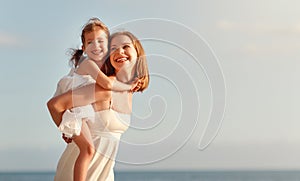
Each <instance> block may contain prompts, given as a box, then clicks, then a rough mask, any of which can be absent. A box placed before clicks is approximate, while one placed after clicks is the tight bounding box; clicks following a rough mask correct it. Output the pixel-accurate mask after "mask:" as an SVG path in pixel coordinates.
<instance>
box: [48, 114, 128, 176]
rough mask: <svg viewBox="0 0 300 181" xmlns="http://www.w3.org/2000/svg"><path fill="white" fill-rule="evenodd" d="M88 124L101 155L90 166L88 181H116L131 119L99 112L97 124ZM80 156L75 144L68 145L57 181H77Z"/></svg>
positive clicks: (59, 166)
mask: <svg viewBox="0 0 300 181" xmlns="http://www.w3.org/2000/svg"><path fill="white" fill-rule="evenodd" d="M87 124H88V126H89V129H90V132H91V136H92V140H93V143H94V146H95V149H96V150H97V152H96V153H95V155H94V157H93V159H92V161H91V163H90V165H89V168H88V174H87V178H86V181H113V180H114V173H113V167H114V165H115V157H116V154H117V150H118V146H119V141H120V137H121V134H122V133H124V131H126V130H127V128H128V126H129V124H130V115H129V114H122V113H118V112H116V111H114V110H112V109H109V110H103V111H98V112H96V113H95V121H94V122H91V121H89V122H87ZM79 152H80V151H79V149H78V147H77V145H76V144H75V143H70V144H68V146H67V147H66V149H65V151H64V153H63V154H62V156H61V158H60V160H59V163H58V166H57V170H56V175H55V178H54V180H55V181H73V168H74V164H75V161H76V159H77V157H78V154H79Z"/></svg>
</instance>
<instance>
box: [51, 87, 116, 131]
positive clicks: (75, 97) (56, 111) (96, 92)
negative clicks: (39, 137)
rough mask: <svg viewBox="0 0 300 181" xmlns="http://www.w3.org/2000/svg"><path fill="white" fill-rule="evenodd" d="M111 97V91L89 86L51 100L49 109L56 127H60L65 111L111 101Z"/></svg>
mask: <svg viewBox="0 0 300 181" xmlns="http://www.w3.org/2000/svg"><path fill="white" fill-rule="evenodd" d="M110 97H111V91H107V90H105V89H103V88H102V87H100V86H98V85H96V84H89V85H87V86H84V87H80V88H78V89H75V90H73V91H68V92H66V93H64V94H61V95H58V96H56V97H53V98H51V99H50V100H49V101H48V102H47V107H48V110H49V112H50V114H51V117H52V119H53V121H54V122H55V124H56V126H59V124H60V122H61V120H62V115H63V113H64V112H65V110H67V109H71V108H73V107H78V106H85V105H88V104H91V103H94V102H96V101H107V100H110Z"/></svg>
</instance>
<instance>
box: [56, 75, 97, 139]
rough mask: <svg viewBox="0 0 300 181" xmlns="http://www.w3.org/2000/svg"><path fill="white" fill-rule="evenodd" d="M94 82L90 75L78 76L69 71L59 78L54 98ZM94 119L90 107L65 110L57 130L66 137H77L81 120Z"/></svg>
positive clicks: (92, 110)
mask: <svg viewBox="0 0 300 181" xmlns="http://www.w3.org/2000/svg"><path fill="white" fill-rule="evenodd" d="M95 82H96V81H95V80H94V79H93V78H92V77H91V76H90V75H79V74H77V73H75V69H71V71H70V73H69V74H68V75H66V76H64V77H63V78H61V79H60V81H59V82H58V84H57V89H56V92H55V94H54V96H57V95H60V94H62V93H65V92H67V91H69V90H73V89H76V88H78V87H82V86H85V85H88V84H92V83H95ZM94 117H95V112H94V109H93V107H92V105H87V106H80V107H76V108H72V109H71V110H66V111H65V112H64V114H63V117H62V121H61V123H60V125H59V127H58V129H59V130H60V131H61V132H62V133H64V134H65V135H66V136H67V137H72V136H74V135H79V134H80V131H81V125H82V119H83V118H87V119H88V120H90V121H93V120H94Z"/></svg>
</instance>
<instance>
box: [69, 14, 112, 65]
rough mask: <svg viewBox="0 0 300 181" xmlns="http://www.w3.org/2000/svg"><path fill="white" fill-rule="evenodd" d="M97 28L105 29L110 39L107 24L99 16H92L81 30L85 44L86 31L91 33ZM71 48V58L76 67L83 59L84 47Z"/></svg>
mask: <svg viewBox="0 0 300 181" xmlns="http://www.w3.org/2000/svg"><path fill="white" fill-rule="evenodd" d="M96 28H100V29H101V30H103V31H104V32H105V34H106V36H107V39H109V35H110V34H109V30H108V28H107V26H106V25H105V24H104V23H103V22H102V21H100V19H98V18H90V19H89V21H88V22H87V23H86V24H85V25H84V26H83V28H82V31H81V43H82V45H83V46H84V42H85V37H84V36H85V33H90V32H93V31H95V30H96ZM70 50H71V59H70V61H71V62H72V63H73V64H74V66H75V67H77V66H78V64H79V62H80V61H81V60H80V59H81V57H82V54H83V50H82V49H70Z"/></svg>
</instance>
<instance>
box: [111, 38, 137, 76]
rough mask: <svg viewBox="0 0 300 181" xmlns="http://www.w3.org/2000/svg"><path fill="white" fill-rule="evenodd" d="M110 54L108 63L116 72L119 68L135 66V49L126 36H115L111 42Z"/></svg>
mask: <svg viewBox="0 0 300 181" xmlns="http://www.w3.org/2000/svg"><path fill="white" fill-rule="evenodd" d="M110 52H111V53H110V62H111V64H112V66H113V67H114V68H115V70H116V72H118V71H119V70H120V69H121V68H133V66H134V65H135V64H136V61H137V52H136V49H135V47H134V45H133V44H132V41H131V39H130V38H129V37H128V36H126V35H117V36H115V37H114V38H113V39H112V40H111V44H110Z"/></svg>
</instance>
